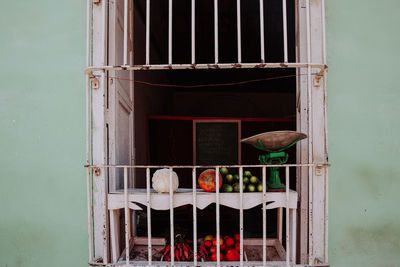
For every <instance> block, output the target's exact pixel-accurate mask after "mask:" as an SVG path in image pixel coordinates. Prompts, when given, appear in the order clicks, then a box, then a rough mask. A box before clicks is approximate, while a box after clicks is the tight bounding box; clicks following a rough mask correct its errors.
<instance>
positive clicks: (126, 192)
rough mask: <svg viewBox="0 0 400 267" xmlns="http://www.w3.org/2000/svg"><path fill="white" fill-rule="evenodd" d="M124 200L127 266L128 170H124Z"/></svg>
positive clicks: (127, 258) (128, 237)
mask: <svg viewBox="0 0 400 267" xmlns="http://www.w3.org/2000/svg"><path fill="white" fill-rule="evenodd" d="M124 200H125V206H124V208H125V254H126V255H125V256H126V258H125V260H126V264H129V251H130V249H129V239H130V235H129V226H130V225H129V216H130V215H129V206H128V203H129V201H128V200H129V196H128V168H124Z"/></svg>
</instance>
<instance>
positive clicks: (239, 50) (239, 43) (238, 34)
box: [236, 0, 242, 63]
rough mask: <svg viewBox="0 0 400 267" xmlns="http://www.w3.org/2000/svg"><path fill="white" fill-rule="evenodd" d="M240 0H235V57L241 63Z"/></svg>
mask: <svg viewBox="0 0 400 267" xmlns="http://www.w3.org/2000/svg"><path fill="white" fill-rule="evenodd" d="M240 21H241V9H240V0H236V23H237V57H238V63H242V28H241V22H240Z"/></svg>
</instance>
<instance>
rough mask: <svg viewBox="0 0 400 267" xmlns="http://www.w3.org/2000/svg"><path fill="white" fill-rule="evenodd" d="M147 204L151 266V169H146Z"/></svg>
mask: <svg viewBox="0 0 400 267" xmlns="http://www.w3.org/2000/svg"><path fill="white" fill-rule="evenodd" d="M146 198H147V200H146V202H147V254H148V261H149V263H148V264H149V266H150V265H151V260H152V251H151V249H152V248H151V202H150V201H151V200H150V168H146Z"/></svg>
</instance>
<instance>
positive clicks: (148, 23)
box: [146, 0, 150, 65]
mask: <svg viewBox="0 0 400 267" xmlns="http://www.w3.org/2000/svg"><path fill="white" fill-rule="evenodd" d="M146 65H150V0H146Z"/></svg>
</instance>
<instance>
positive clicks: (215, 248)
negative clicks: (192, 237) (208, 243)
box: [210, 246, 217, 254]
mask: <svg viewBox="0 0 400 267" xmlns="http://www.w3.org/2000/svg"><path fill="white" fill-rule="evenodd" d="M216 252H217V247H214V246H212V247H211V248H210V253H211V254H213V253H216Z"/></svg>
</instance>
